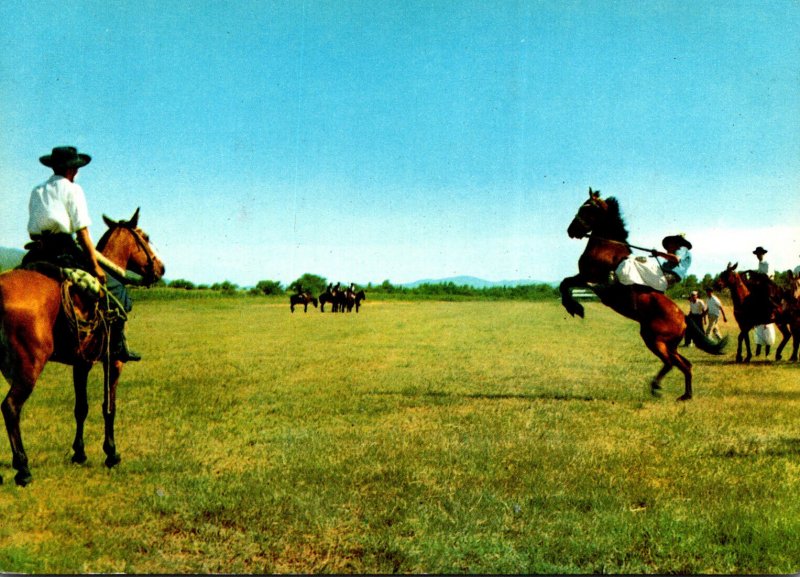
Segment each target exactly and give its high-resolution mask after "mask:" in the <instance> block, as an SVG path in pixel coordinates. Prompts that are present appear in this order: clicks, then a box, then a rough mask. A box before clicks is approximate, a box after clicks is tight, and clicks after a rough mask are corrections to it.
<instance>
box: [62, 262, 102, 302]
mask: <svg viewBox="0 0 800 577" xmlns="http://www.w3.org/2000/svg"><path fill="white" fill-rule="evenodd" d="M61 270H63V271H64V277H65V278H66V279H67V280H69V281H70V282H71V283H72V284H73V285H75V286H76V287H78V289H79V290H80V291H81V292H82V293H83V294H85V295H87V296H90V297H93V298H95V299H99V298H100V296H101V295H102V289H103V285H101V284H100V281H99V280H97V277H95V276H93V275H91V274H90V273H88V272H86V271H85V270H81V269H78V268H65V269H61Z"/></svg>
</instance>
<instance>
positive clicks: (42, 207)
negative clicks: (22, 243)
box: [28, 175, 92, 234]
mask: <svg viewBox="0 0 800 577" xmlns="http://www.w3.org/2000/svg"><path fill="white" fill-rule="evenodd" d="M28 208H29V212H30V220H29V221H28V233H29V234H41V233H43V232H66V233H69V234H72V233H73V232H75V231H78V230H80V229H82V228H84V227H87V226H89V225H90V224H92V221H91V219H90V218H89V209H88V207H87V206H86V196H85V195H84V193H83V188H81V186H80V185H79V184H75V183H74V182H70V181H69V180H67V179H66V178H64V177H63V176H58V175H53V176H52V177H50V179H49V180H48V181H47V182H45V183H44V184H41V185H39V186H37V187H36V188H34V189H33V191H32V192H31V200H30V204H29V207H28Z"/></svg>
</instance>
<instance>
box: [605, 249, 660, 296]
mask: <svg viewBox="0 0 800 577" xmlns="http://www.w3.org/2000/svg"><path fill="white" fill-rule="evenodd" d="M615 272H616V275H617V279H618V280H619V282H621V283H622V284H624V285H632V284H640V285H645V286H649V287H653V288H654V289H656V290H657V291H661V292H664V291H665V290H667V279H666V277H665V276H664V272H663V271H662V270H661V266H660V265H659V264H658V262H657V261H656V259H649V258H647V257H642V256H640V257H633V256H629V257H628V258H626V259H625V260H623V261H622V262H621V263H619V266H618V267H617V270H616V271H615Z"/></svg>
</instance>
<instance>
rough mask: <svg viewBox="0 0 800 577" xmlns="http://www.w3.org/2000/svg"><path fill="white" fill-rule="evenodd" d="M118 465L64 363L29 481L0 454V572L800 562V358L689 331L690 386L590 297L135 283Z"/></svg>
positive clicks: (655, 568) (774, 569)
mask: <svg viewBox="0 0 800 577" xmlns="http://www.w3.org/2000/svg"><path fill="white" fill-rule="evenodd" d="M130 341H131V345H132V346H133V347H135V348H136V349H137V350H140V351H141V352H142V353H143V354H144V356H145V361H143V362H142V363H139V364H132V365H130V366H129V367H128V368H127V369H126V371H125V373H124V375H123V379H122V383H121V385H120V390H119V414H118V418H117V445H118V448H119V450H120V452H121V454H122V458H123V461H122V463H121V465H120V466H119V467H118V468H116V469H115V470H111V471H109V470H107V469H106V468H105V467H104V466H103V464H102V463H103V455H102V449H101V445H102V418H101V415H100V408H99V405H100V402H101V400H102V387H101V372H100V371H99V370H97V371H96V374H95V373H93V375H92V377H91V381H90V389H91V391H90V402H91V411H90V416H89V421H88V423H87V433H86V442H87V453H88V454H89V459H90V460H89V463H88V464H86V465H85V466H80V467H79V466H73V465H71V464H70V462H69V460H70V456H71V453H70V445H71V441H72V436H73V434H74V424H73V420H72V403H73V393H72V386H71V383H70V380H69V379H70V371H69V369H67V368H66V367H63V366H59V365H52V366H48V368H47V369H46V372H45V374H44V376H43V377H42V379H41V381H40V383H39V386H38V387H37V390H36V391H35V393H34V395H33V396H32V397H31V399H30V401H29V402H28V404H27V405H26V407H25V412H24V414H23V433H24V435H25V441H26V448H27V450H28V454H29V457H30V458H31V468H32V471H33V475H34V483H33V484H31V485H30V486H29V487H27V488H25V489H19V488H17V487H15V486H14V485H13V471H12V470H11V468H10V466H9V465H10V456H9V455H6V457H5V458H4V461H3V467H2V469H0V471H1V472H2V474H3V476H4V477H5V480H6V484H5V485H3V486H2V487H0V514H2V516H3V519H4V523H2V524H0V569H2V570H3V571H23V572H37V573H39V572H116V571H124V572H138V573H173V572H178V573H180V572H195V573H204V572H257V573H269V572H358V573H365V572H395V571H397V572H411V573H413V572H432V573H443V572H445V573H453V572H470V573H479V572H504V573H519V572H525V573H532V572H558V573H564V572H603V571H605V572H627V573H631V572H632V573H639V572H659V573H666V572H679V573H699V572H722V573H730V572H736V573H787V572H794V571H797V570H798V566H800V540H798V539H797V535H798V534H800V501H798V499H796V495H797V492H798V488H800V487H799V486H800V458H799V457H800V430H799V428H798V425H800V410H798V409H800V385H798V384H797V381H798V379H797V374H798V373H797V371H798V369H800V367H798V365H796V364H795V365H790V364H778V365H774V366H773V365H772V364H767V363H764V362H758V363H754V364H752V365H751V366H746V367H743V366H737V365H735V364H733V363H732V362H731V361H732V356H730V355H729V356H726V357H723V358H718V357H711V356H708V355H705V354H704V353H702V352H699V351H697V350H696V349H686V351H687V352H686V354H687V356H688V357H690V358H691V359H692V360H693V362H695V393H696V396H695V399H694V400H692V401H691V402H689V403H676V402H675V401H674V399H675V398H676V397H677V396H679V395H680V394H681V393H682V391H683V380H682V377H681V376H680V374H679V373H678V372H677V371H675V372H674V374H670V375H669V376H668V377H667V379H666V380H665V383H664V384H665V396H664V398H663V399H661V400H655V399H652V398H651V397H650V395H649V392H648V389H647V383H648V382H649V380H650V378H652V376H653V375H654V374H655V373H656V372H657V370H658V368H659V363H658V361H657V360H656V359H655V357H653V356H652V355H651V354H650V353H649V352H648V351H647V350H646V349H645V347H644V345H643V344H642V343H641V341H640V339H639V337H638V331H637V326H636V325H635V324H634V323H631V322H629V321H626V320H625V319H622V318H621V317H619V316H617V315H615V314H614V313H613V312H612V311H610V310H608V309H606V308H604V307H602V306H600V305H596V304H590V305H589V306H588V313H587V319H586V320H584V321H580V320H576V319H572V318H570V317H568V316H567V315H566V314H565V313H564V312H563V310H562V309H561V308H560V306H559V305H558V304H557V303H525V302H510V303H489V302H484V303H481V302H476V303H435V302H425V303H410V302H370V303H368V305H366V306H365V308H364V309H363V310H362V312H361V313H360V314H358V315H355V314H350V315H331V314H320V313H319V312H318V311H316V310H314V311H309V313H308V314H302V313H299V314H298V313H295V314H294V315H292V314H290V313H289V310H288V305H285V304H283V303H281V304H278V303H274V302H269V301H262V300H259V299H230V300H225V299H222V300H213V301H212V300H208V301H197V300H195V301H189V300H186V301H180V300H179V301H174V302H170V303H167V302H155V301H153V302H142V303H138V304H137V305H136V308H135V309H134V314H133V315H132V319H131V323H130Z"/></svg>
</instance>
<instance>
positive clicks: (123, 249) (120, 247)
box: [101, 232, 131, 270]
mask: <svg viewBox="0 0 800 577" xmlns="http://www.w3.org/2000/svg"><path fill="white" fill-rule="evenodd" d="M122 240H123V239H122V238H121V237H120V234H119V233H118V232H117V233H116V234H112V235H111V236H110V237H109V239H108V242H107V243H106V245H105V246H104V247H103V250H102V251H101V253H102V254H103V256H104V257H106V258H107V259H108V260H110V261H111V262H113V263H114V264H116V265H117V266H119V267H120V268H122V269H123V270H124V269H125V268H127V266H128V260H129V259H130V257H131V249H130V246H129V245H128V243H126V242H120V241H122Z"/></svg>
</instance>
